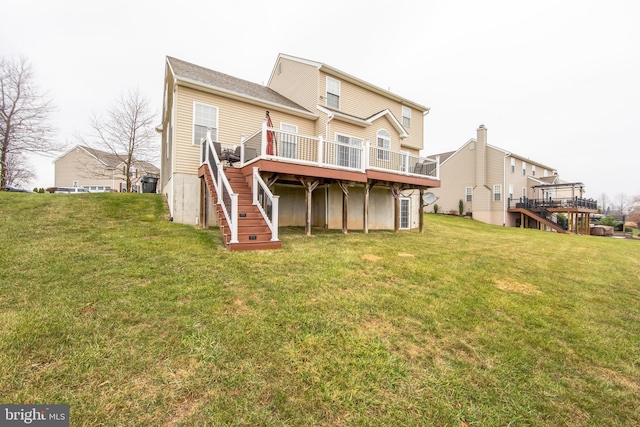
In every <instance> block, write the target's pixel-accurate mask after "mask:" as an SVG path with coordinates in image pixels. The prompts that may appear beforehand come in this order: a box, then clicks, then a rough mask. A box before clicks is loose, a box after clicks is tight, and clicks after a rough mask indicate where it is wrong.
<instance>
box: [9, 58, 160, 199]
mask: <svg viewBox="0 0 640 427" xmlns="http://www.w3.org/2000/svg"><path fill="white" fill-rule="evenodd" d="M54 112H55V106H54V104H53V100H52V99H50V98H49V97H48V96H47V95H46V94H45V93H43V92H41V90H40V88H39V87H38V85H37V84H36V81H35V77H34V73H33V70H32V67H31V65H30V63H29V61H28V60H27V59H26V58H25V57H19V58H4V57H3V58H0V191H5V190H6V188H7V186H20V185H26V184H28V183H29V182H30V181H32V180H33V179H34V178H35V174H34V172H33V169H32V168H31V167H30V165H29V163H28V160H27V156H28V155H29V154H30V153H38V154H43V155H45V156H50V157H54V156H57V155H59V154H60V153H62V152H63V151H64V150H66V149H68V148H69V143H66V142H60V141H58V140H57V138H56V136H57V129H56V128H55V126H54V125H53V123H52V121H51V118H52V115H53V114H54ZM156 115H157V114H156V112H155V111H152V108H151V105H150V101H149V99H148V98H147V97H146V96H144V95H142V94H141V93H140V92H139V90H137V89H136V90H133V91H131V90H130V91H127V92H123V93H122V94H121V95H120V96H119V97H117V98H116V100H115V102H114V103H113V104H112V106H111V107H110V108H109V109H108V111H107V112H106V113H105V114H100V115H99V114H93V115H92V116H91V117H90V118H89V128H90V131H89V132H88V133H87V134H86V135H76V139H77V141H78V142H79V143H81V144H83V145H86V146H88V147H91V148H95V149H100V150H103V151H106V152H108V153H109V154H112V155H114V156H117V157H118V158H119V160H120V161H121V162H122V164H123V165H124V168H125V171H124V172H125V175H126V177H127V178H126V185H127V191H128V192H130V191H131V184H132V183H131V170H132V168H134V167H135V166H134V162H135V161H150V162H153V160H154V159H155V157H156V155H157V152H158V146H157V142H156V140H155V138H154V129H153V123H154V120H155V116H156Z"/></svg>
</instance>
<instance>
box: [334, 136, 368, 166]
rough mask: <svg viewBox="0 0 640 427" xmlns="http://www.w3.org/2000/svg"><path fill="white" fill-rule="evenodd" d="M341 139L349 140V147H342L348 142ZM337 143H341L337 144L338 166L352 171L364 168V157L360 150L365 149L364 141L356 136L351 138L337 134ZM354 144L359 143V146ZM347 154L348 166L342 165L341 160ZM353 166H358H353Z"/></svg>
mask: <svg viewBox="0 0 640 427" xmlns="http://www.w3.org/2000/svg"><path fill="white" fill-rule="evenodd" d="M340 137H342V138H347V139H348V140H349V142H348V144H349V146H348V147H347V146H345V145H341V144H345V143H346V142H345V141H340ZM335 141H336V142H339V143H340V144H336V161H335V163H336V166H341V167H345V168H351V169H360V168H362V156H361V155H360V153H361V150H360V149H361V148H362V147H363V144H364V139H363V138H357V137H355V136H350V135H347V134H344V133H340V132H336V133H335ZM354 142H358V144H354ZM351 146H353V148H351ZM345 149H346V150H345ZM345 153H346V159H347V160H346V163H347V164H342V163H341V162H340V159H341V158H343V157H345V156H341V154H345ZM353 164H357V165H358V166H353Z"/></svg>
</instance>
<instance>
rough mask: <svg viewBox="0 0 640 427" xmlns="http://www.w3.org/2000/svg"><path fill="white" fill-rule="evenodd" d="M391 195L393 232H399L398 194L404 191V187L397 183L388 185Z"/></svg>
mask: <svg viewBox="0 0 640 427" xmlns="http://www.w3.org/2000/svg"><path fill="white" fill-rule="evenodd" d="M389 188H391V195H392V196H393V202H394V203H393V231H395V232H396V233H397V232H398V231H400V193H402V190H404V188H405V187H404V185H403V184H399V183H397V182H394V183H391V184H389Z"/></svg>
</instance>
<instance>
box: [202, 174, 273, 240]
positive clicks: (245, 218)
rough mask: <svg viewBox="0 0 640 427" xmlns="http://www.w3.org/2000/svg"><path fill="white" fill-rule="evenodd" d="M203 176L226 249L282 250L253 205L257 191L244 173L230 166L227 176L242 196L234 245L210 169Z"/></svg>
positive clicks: (240, 197) (236, 191) (239, 197)
mask: <svg viewBox="0 0 640 427" xmlns="http://www.w3.org/2000/svg"><path fill="white" fill-rule="evenodd" d="M205 169H206V171H204V173H203V175H204V178H205V181H206V183H207V189H208V191H209V194H210V196H211V198H212V200H213V201H214V202H215V209H216V212H215V214H216V218H217V220H218V225H219V226H220V231H221V232H222V236H223V239H224V245H225V247H226V248H227V249H228V250H230V251H253V250H263V249H280V248H281V247H282V243H281V242H280V241H279V240H277V241H272V240H271V236H272V235H271V229H270V228H269V226H268V225H267V222H266V221H265V219H264V218H263V216H262V214H261V213H260V210H259V209H258V207H257V206H255V205H254V204H253V202H252V199H253V192H252V190H251V187H249V184H248V183H247V181H246V179H245V176H244V175H243V173H242V170H241V169H239V168H233V167H226V168H225V169H224V173H225V175H226V176H227V179H228V180H229V184H230V185H231V188H232V189H233V192H234V193H236V194H238V213H239V218H238V242H237V243H231V229H230V227H229V224H228V222H227V220H226V218H225V216H224V212H223V211H222V207H221V206H220V204H218V195H217V194H216V190H215V187H214V185H213V181H212V178H211V173H210V172H209V169H208V168H205Z"/></svg>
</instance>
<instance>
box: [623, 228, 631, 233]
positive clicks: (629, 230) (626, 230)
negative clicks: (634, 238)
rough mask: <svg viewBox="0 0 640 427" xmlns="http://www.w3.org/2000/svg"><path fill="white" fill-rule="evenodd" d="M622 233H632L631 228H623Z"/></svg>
mask: <svg viewBox="0 0 640 427" xmlns="http://www.w3.org/2000/svg"><path fill="white" fill-rule="evenodd" d="M624 232H625V233H633V228H631V227H625V228H624Z"/></svg>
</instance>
